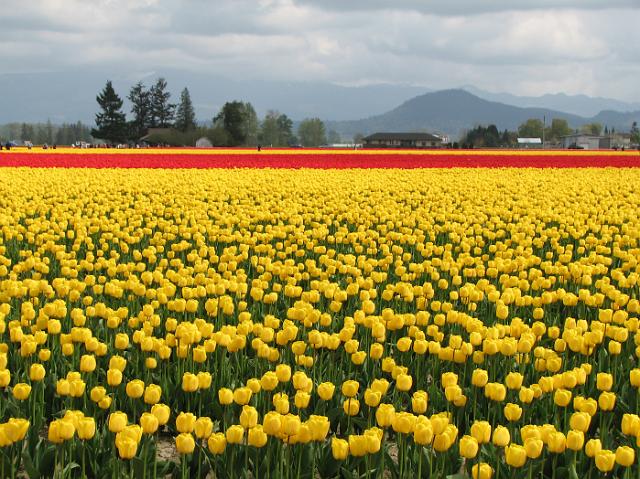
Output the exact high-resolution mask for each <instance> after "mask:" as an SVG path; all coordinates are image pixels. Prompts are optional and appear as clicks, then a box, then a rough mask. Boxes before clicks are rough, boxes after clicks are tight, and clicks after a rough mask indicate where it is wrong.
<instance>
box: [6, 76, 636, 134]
mask: <svg viewBox="0 0 640 479" xmlns="http://www.w3.org/2000/svg"><path fill="white" fill-rule="evenodd" d="M159 76H163V77H164V78H165V79H166V80H167V82H168V86H169V90H170V92H171V93H172V98H173V99H174V101H177V99H178V98H179V94H180V91H181V90H182V88H184V87H188V88H189V91H190V93H191V98H192V100H193V102H194V106H195V110H196V115H197V117H198V119H199V120H200V121H211V119H212V118H213V117H214V116H215V115H216V114H217V113H218V111H219V110H220V108H221V107H222V105H223V104H224V103H225V102H226V101H230V100H243V101H249V102H251V103H252V104H253V106H254V107H255V109H256V111H257V113H258V115H259V116H262V115H264V114H265V113H266V112H267V111H268V110H270V109H273V110H278V111H280V112H282V113H286V114H287V115H288V116H289V117H290V118H292V119H294V120H296V121H300V120H302V119H304V118H310V117H319V118H321V119H323V120H325V121H326V122H327V125H328V127H329V128H330V129H334V130H336V131H337V132H338V133H340V134H341V135H342V136H343V137H344V138H345V139H347V138H351V137H352V136H353V135H354V134H357V133H362V134H368V133H372V132H375V131H430V132H439V133H445V134H448V135H450V136H452V137H455V136H457V135H459V134H460V133H461V132H462V131H464V130H466V129H470V128H473V126H475V125H477V124H484V125H486V124H490V123H493V124H495V125H496V126H497V127H498V128H499V129H505V128H506V129H510V130H513V129H516V128H517V127H518V125H520V124H521V123H523V122H524V121H526V120H527V119H529V118H540V119H542V118H543V117H546V118H547V121H548V122H550V121H551V119H552V118H565V119H567V120H568V122H569V124H570V125H571V127H573V128H578V127H579V126H581V125H583V124H586V123H591V122H598V123H601V124H603V125H607V126H609V127H613V128H616V130H619V131H628V130H629V128H630V126H631V123H632V122H633V121H634V120H635V121H639V120H640V104H639V103H628V102H623V101H619V100H614V99H608V98H594V97H588V96H586V95H566V94H555V95H543V96H540V97H531V96H529V97H524V96H516V95H511V94H508V93H491V92H486V91H483V90H479V89H477V88H475V87H473V86H465V87H462V88H460V89H453V90H442V91H432V90H429V89H427V88H424V87H419V86H413V85H402V84H399V85H398V84H375V85H363V86H343V85H336V84H331V83H323V82H281V81H275V80H266V79H265V80H251V79H236V78H233V79H231V78H227V77H225V76H223V75H207V74H200V73H192V72H187V71H183V70H166V71H163V72H161V73H159V72H137V73H132V74H130V75H126V76H115V77H114V76H111V75H110V74H109V73H107V72H104V71H99V70H77V71H71V70H69V71H62V72H37V73H24V74H0V124H3V123H9V122H43V121H46V120H47V119H50V120H51V121H52V122H53V123H58V124H59V123H63V122H68V123H69V122H76V121H83V122H85V123H89V124H92V123H93V121H94V118H95V113H96V111H97V104H96V101H95V98H96V95H97V94H98V93H99V92H100V90H101V89H102V88H103V87H104V84H105V82H106V80H107V79H111V80H112V81H113V84H114V87H115V89H116V91H117V92H118V93H119V94H120V96H121V97H123V98H125V97H126V96H127V93H128V91H129V89H130V88H131V86H132V85H133V84H134V83H136V82H137V81H142V82H143V83H144V84H145V85H147V86H150V85H152V84H153V83H154V82H155V80H156V78H158V77H159ZM125 110H127V111H128V110H129V105H128V104H127V102H126V100H125Z"/></svg>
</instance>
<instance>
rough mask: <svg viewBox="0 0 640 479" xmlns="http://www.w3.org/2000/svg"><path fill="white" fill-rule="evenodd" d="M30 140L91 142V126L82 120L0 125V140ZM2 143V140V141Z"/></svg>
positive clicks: (53, 142)
mask: <svg viewBox="0 0 640 479" xmlns="http://www.w3.org/2000/svg"><path fill="white" fill-rule="evenodd" d="M4 139H6V141H13V140H15V141H20V142H26V141H30V142H31V143H33V144H36V145H44V144H47V145H56V144H57V145H71V144H72V143H75V142H77V141H84V142H87V143H88V142H91V141H92V140H93V138H92V137H91V128H90V127H89V126H87V125H85V124H83V123H82V122H77V123H63V124H62V125H55V124H53V123H52V122H51V120H47V122H46V123H7V124H6V125H0V140H4ZM3 143H4V142H3Z"/></svg>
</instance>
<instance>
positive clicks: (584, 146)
mask: <svg viewBox="0 0 640 479" xmlns="http://www.w3.org/2000/svg"><path fill="white" fill-rule="evenodd" d="M603 139H604V137H603V136H599V135H588V134H586V133H574V134H573V135H567V136H562V137H560V140H561V141H562V148H575V149H580V150H598V149H600V148H601V146H600V141H601V140H603Z"/></svg>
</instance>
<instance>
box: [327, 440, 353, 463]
mask: <svg viewBox="0 0 640 479" xmlns="http://www.w3.org/2000/svg"><path fill="white" fill-rule="evenodd" d="M331 453H332V454H333V458H334V459H335V460H337V461H344V460H345V459H346V458H347V456H348V455H349V443H348V442H347V441H345V440H344V439H338V438H336V437H333V438H331Z"/></svg>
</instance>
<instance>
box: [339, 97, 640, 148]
mask: <svg viewBox="0 0 640 479" xmlns="http://www.w3.org/2000/svg"><path fill="white" fill-rule="evenodd" d="M544 117H546V120H547V124H550V123H551V120H552V119H553V118H564V119H566V120H567V121H568V122H569V125H570V126H571V127H572V128H578V127H580V126H581V125H584V124H587V123H591V122H594V121H595V122H601V123H602V124H603V125H604V124H606V125H608V126H609V127H615V128H616V129H617V130H618V131H628V130H629V128H630V127H631V123H632V121H634V120H636V121H640V111H636V112H632V113H615V112H602V113H600V114H599V115H598V116H596V117H593V118H585V117H582V116H578V115H573V114H569V113H564V112H561V111H558V110H552V109H549V108H522V107H517V106H512V105H506V104H504V103H498V102H493V101H488V100H484V99H482V98H479V97H477V96H475V95H472V94H471V93H469V92H467V91H465V90H443V91H438V92H433V93H427V94H424V95H420V96H417V97H415V98H412V99H411V100H408V101H406V102H404V103H403V104H401V105H400V106H398V107H397V108H394V109H393V110H391V111H388V112H387V113H384V114H382V115H376V116H372V117H369V118H366V119H363V120H356V121H341V122H328V126H329V128H331V129H334V130H336V131H337V132H338V133H340V134H341V135H342V136H343V137H345V138H352V137H353V136H354V135H356V134H358V133H361V134H365V135H366V134H370V133H374V132H378V131H388V132H403V131H404V132H416V131H428V132H435V133H445V134H447V135H449V136H452V137H458V136H459V135H460V134H461V133H462V132H464V130H468V129H471V128H473V127H474V126H476V125H489V124H494V125H496V126H497V127H498V129H499V130H504V129H508V130H517V129H518V126H519V125H521V124H522V123H524V122H525V121H527V120H528V119H530V118H539V119H541V120H542V119H543V118H544Z"/></svg>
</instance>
